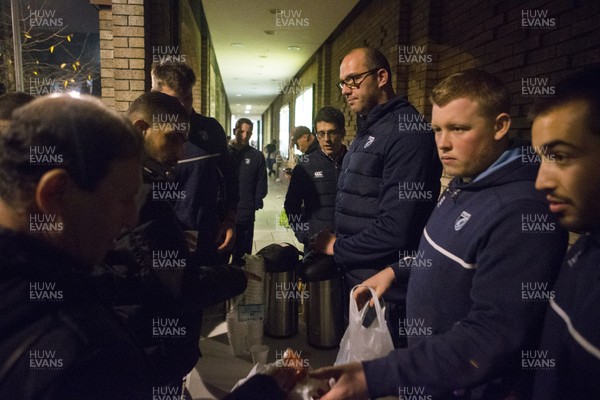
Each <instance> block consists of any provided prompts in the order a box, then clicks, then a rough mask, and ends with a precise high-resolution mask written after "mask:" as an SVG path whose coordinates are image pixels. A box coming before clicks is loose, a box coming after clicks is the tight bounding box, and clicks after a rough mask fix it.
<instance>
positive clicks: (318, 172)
mask: <svg viewBox="0 0 600 400" xmlns="http://www.w3.org/2000/svg"><path fill="white" fill-rule="evenodd" d="M322 177H323V171H315V178H322Z"/></svg>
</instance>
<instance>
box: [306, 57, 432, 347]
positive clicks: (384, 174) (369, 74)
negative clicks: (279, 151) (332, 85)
mask: <svg viewBox="0 0 600 400" xmlns="http://www.w3.org/2000/svg"><path fill="white" fill-rule="evenodd" d="M340 79H341V81H340V83H339V86H340V88H341V90H342V94H343V95H344V96H345V97H346V100H347V102H348V105H349V106H350V108H351V109H352V111H354V112H355V113H357V114H358V116H359V119H358V121H359V123H358V131H357V134H356V138H355V139H354V141H353V142H352V144H351V145H350V147H349V148H348V154H347V155H346V157H345V158H344V163H343V166H342V170H341V173H340V178H339V180H338V193H337V200H336V215H335V218H336V220H335V227H336V231H335V235H334V234H332V233H330V232H327V231H322V232H320V233H319V234H318V235H317V237H316V238H315V240H314V241H313V246H314V248H315V249H317V250H318V251H321V252H323V253H325V254H329V255H333V256H334V258H335V261H336V262H337V263H338V264H343V265H344V267H345V270H346V273H347V275H346V278H347V280H348V281H347V287H349V288H351V287H352V286H354V285H356V284H358V283H361V282H363V281H364V280H365V279H367V278H369V277H370V276H372V275H373V274H375V273H376V272H377V271H378V270H380V269H382V268H384V267H385V266H386V265H389V264H392V263H394V262H397V261H398V260H399V258H401V257H402V256H403V254H410V252H411V251H415V250H416V249H417V247H418V244H419V238H420V236H421V233H422V231H423V227H424V226H425V223H426V222H427V219H428V218H429V215H430V214H431V211H432V210H433V208H434V206H435V202H436V200H437V197H438V194H439V192H440V175H441V164H440V161H439V159H438V157H437V155H436V150H435V141H434V135H433V132H432V131H431V129H430V127H429V124H427V123H425V121H424V119H423V117H422V116H421V115H420V114H419V113H418V112H417V110H415V108H414V107H413V106H412V105H411V104H410V103H409V102H408V101H407V100H406V99H405V98H403V97H400V96H396V95H395V93H394V89H393V88H392V74H391V70H390V66H389V63H388V61H387V60H386V58H385V56H384V55H383V54H382V53H381V52H380V51H378V50H376V49H372V48H358V49H354V50H352V51H351V52H350V53H348V54H347V55H346V57H344V59H343V60H342V63H341V65H340ZM405 296H406V291H405V286H404V289H400V290H395V291H394V293H391V294H390V295H389V296H388V300H390V301H392V302H393V303H396V304H398V305H400V307H401V309H400V310H398V312H402V311H403V310H402V308H403V306H404V301H405ZM346 297H347V296H346ZM346 297H345V298H346ZM389 308H390V307H388V309H389ZM346 309H347V307H346ZM398 316H399V315H398ZM391 319H392V318H388V321H390V320H391ZM393 319H395V318H393ZM390 325H391V326H390V327H391V328H392V329H393V330H392V333H395V332H397V331H398V326H397V323H391V324H390ZM392 336H393V337H394V338H397V337H398V335H397V334H396V335H394V334H393V335H392Z"/></svg>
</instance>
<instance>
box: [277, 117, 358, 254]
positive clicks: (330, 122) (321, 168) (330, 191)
mask: <svg viewBox="0 0 600 400" xmlns="http://www.w3.org/2000/svg"><path fill="white" fill-rule="evenodd" d="M314 126H315V132H316V136H317V143H318V144H319V146H320V148H319V149H318V150H316V151H314V152H312V153H309V154H306V155H304V156H303V157H302V158H301V159H300V162H299V163H298V164H297V165H296V166H295V167H294V170H293V171H292V179H291V180H290V185H289V186H288V190H287V193H286V195H285V202H284V205H283V206H284V208H285V212H286V214H287V217H288V221H289V224H290V227H291V228H292V230H293V231H294V234H295V235H296V238H297V239H298V241H299V242H300V243H303V244H304V246H305V249H306V250H308V246H309V239H310V238H311V236H313V235H315V234H317V233H318V232H320V231H321V230H323V229H329V230H333V229H334V215H335V196H336V193H337V181H338V177H339V175H340V171H341V166H342V161H343V159H344V156H345V155H346V146H344V145H343V143H342V141H343V139H344V136H345V135H346V129H345V122H344V114H342V112H341V111H340V110H338V109H336V108H333V107H323V108H321V109H320V110H319V112H318V113H317V116H316V117H315V120H314Z"/></svg>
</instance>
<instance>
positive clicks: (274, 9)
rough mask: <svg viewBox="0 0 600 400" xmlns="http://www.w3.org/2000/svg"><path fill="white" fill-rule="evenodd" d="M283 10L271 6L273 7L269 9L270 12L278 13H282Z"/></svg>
mask: <svg viewBox="0 0 600 400" xmlns="http://www.w3.org/2000/svg"><path fill="white" fill-rule="evenodd" d="M282 11H283V10H281V9H279V8H271V9H270V10H269V12H270V13H271V14H277V13H281V12H282Z"/></svg>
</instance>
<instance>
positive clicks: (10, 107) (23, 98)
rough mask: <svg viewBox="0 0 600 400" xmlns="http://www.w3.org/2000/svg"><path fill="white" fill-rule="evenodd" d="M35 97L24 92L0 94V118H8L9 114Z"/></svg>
mask: <svg viewBox="0 0 600 400" xmlns="http://www.w3.org/2000/svg"><path fill="white" fill-rule="evenodd" d="M33 99H35V97H33V96H32V95H30V94H28V93H24V92H15V93H6V94H3V95H1V96H0V120H8V119H10V116H11V114H12V113H13V111H14V110H16V109H17V108H19V107H21V106H24V105H25V104H27V103H29V102H30V101H32V100H33Z"/></svg>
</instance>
